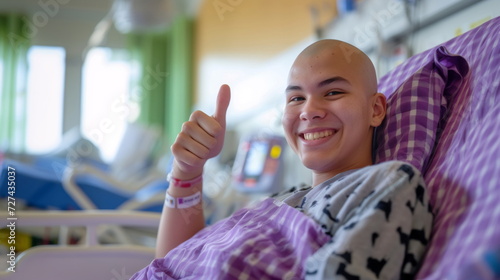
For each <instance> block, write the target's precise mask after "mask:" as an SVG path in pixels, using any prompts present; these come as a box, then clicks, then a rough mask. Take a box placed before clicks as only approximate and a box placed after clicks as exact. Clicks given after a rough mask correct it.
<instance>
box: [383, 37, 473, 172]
mask: <svg viewBox="0 0 500 280" xmlns="http://www.w3.org/2000/svg"><path fill="white" fill-rule="evenodd" d="M468 72H469V66H468V64H467V61H466V60H465V59H464V58H463V57H461V56H458V55H453V54H450V53H449V52H448V51H447V50H446V48H445V47H443V46H441V47H439V48H437V49H436V52H435V53H434V57H433V59H431V60H430V62H429V63H427V64H426V65H424V66H423V67H422V68H420V69H418V70H417V71H416V72H415V73H413V74H412V75H411V76H410V77H408V78H407V79H406V80H405V81H404V82H403V84H402V85H401V86H399V88H398V89H397V90H396V91H395V92H394V93H392V94H389V95H388V94H386V95H388V96H389V97H388V100H387V116H386V118H385V120H384V122H383V123H382V124H381V125H380V126H379V127H378V128H377V130H376V132H375V145H376V146H375V149H374V150H375V162H377V163H378V162H384V161H388V160H401V161H405V162H408V163H411V164H412V165H414V166H415V167H416V168H418V169H419V170H421V171H422V172H425V170H426V169H427V165H428V163H429V162H430V159H431V156H432V151H433V149H434V145H435V143H436V141H437V139H438V138H439V130H441V129H442V126H443V125H444V123H445V121H446V112H447V105H448V101H447V100H448V98H449V97H450V95H452V94H453V92H454V91H455V90H456V88H457V87H459V86H460V84H461V83H462V79H463V78H464V77H465V75H467V73H468ZM387 82H389V81H387ZM383 86H384V85H382V84H380V85H379V89H380V88H383Z"/></svg>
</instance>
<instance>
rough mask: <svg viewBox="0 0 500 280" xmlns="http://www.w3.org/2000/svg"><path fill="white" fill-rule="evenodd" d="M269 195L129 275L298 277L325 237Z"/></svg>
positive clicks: (319, 228) (310, 220) (301, 215)
mask: <svg viewBox="0 0 500 280" xmlns="http://www.w3.org/2000/svg"><path fill="white" fill-rule="evenodd" d="M273 201H274V199H272V198H268V199H266V200H264V201H263V202H261V203H260V204H258V205H257V206H256V207H255V208H247V209H241V210H239V211H237V212H236V213H235V214H233V215H232V216H231V217H229V218H227V219H225V220H222V221H220V222H218V223H216V224H214V225H212V226H210V227H207V228H205V229H204V230H202V231H200V232H199V233H197V234H196V235H195V236H194V237H193V238H191V239H189V240H188V241H186V242H184V243H183V244H181V245H179V246H178V247H177V248H175V249H174V250H172V251H171V252H170V253H168V254H167V255H166V256H165V258H163V259H156V260H154V261H153V262H152V263H151V264H150V265H149V266H148V267H146V268H144V269H143V270H141V271H139V272H138V273H136V274H135V275H134V276H133V277H132V279H303V278H304V274H305V271H304V269H303V267H304V263H305V260H306V258H307V257H308V256H311V255H312V254H313V253H314V252H315V251H316V250H318V249H319V248H320V247H321V246H322V245H323V244H325V243H326V242H328V240H329V239H330V238H329V237H328V235H326V234H325V233H323V230H322V229H321V227H320V225H318V224H316V223H315V222H314V221H313V220H312V219H311V218H309V217H307V216H306V215H304V214H303V213H301V212H300V211H297V210H296V209H294V208H292V207H290V206H288V205H287V204H281V205H280V206H278V205H276V204H275V203H274V202H273Z"/></svg>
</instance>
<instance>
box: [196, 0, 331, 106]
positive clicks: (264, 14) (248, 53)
mask: <svg viewBox="0 0 500 280" xmlns="http://www.w3.org/2000/svg"><path fill="white" fill-rule="evenodd" d="M311 5H314V6H315V7H317V8H318V9H319V10H321V12H320V14H319V18H318V20H319V23H320V24H324V23H325V22H327V21H328V20H330V19H331V18H332V16H333V15H334V14H335V13H336V7H335V1H334V0H330V1H325V0H205V1H203V3H202V5H201V7H200V10H199V13H198V16H197V21H196V35H195V36H196V37H195V43H196V47H195V73H196V74H197V78H196V83H195V96H196V97H197V98H196V97H195V102H196V101H198V103H201V104H198V105H200V106H201V107H202V108H205V107H206V106H205V105H207V104H204V103H206V102H210V100H215V94H216V92H215V93H214V91H217V89H216V88H214V86H213V85H214V84H221V83H228V84H230V85H231V84H235V83H238V82H239V81H241V80H242V79H245V78H246V77H248V76H250V75H253V73H255V72H256V71H259V68H260V67H262V65H265V64H266V63H267V62H268V61H270V60H272V59H273V58H274V57H276V56H278V55H279V54H280V53H282V52H284V51H285V50H287V49H288V48H290V47H292V46H294V45H295V44H297V43H299V42H301V41H303V40H305V39H306V38H310V37H312V36H314V23H313V20H312V16H311ZM207 81H209V82H207ZM207 96H213V98H212V97H210V98H206V97H207ZM208 107H210V106H208Z"/></svg>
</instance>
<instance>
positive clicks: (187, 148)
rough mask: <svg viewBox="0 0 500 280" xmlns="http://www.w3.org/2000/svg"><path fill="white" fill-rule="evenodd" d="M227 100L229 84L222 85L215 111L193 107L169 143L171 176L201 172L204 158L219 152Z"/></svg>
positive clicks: (179, 177)
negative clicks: (192, 110)
mask: <svg viewBox="0 0 500 280" xmlns="http://www.w3.org/2000/svg"><path fill="white" fill-rule="evenodd" d="M230 100H231V90H230V88H229V86H228V85H222V86H221V87H220V90H219V95H218V96H217V104H216V107H215V113H214V114H213V115H212V116H209V115H207V114H205V113H203V112H202V111H195V112H193V113H192V114H191V117H190V118H189V121H187V122H185V123H184V124H183V125H182V129H181V132H180V133H179V134H178V135H177V138H176V139H175V142H174V144H173V145H172V147H171V150H172V154H173V155H174V165H173V170H172V176H173V177H175V178H177V179H180V180H190V179H192V178H195V177H197V176H199V175H201V174H202V173H203V166H204V165H205V162H206V161H207V160H208V159H210V158H213V157H215V156H217V155H218V154H219V153H220V151H221V150H222V146H223V145H224V134H225V132H226V112H227V108H228V107H229V102H230Z"/></svg>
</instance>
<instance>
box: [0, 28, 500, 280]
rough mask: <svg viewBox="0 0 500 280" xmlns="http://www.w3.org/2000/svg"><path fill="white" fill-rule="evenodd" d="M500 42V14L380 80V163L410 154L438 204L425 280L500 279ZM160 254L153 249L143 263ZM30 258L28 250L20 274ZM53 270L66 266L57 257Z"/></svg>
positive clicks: (421, 276) (423, 272)
mask: <svg viewBox="0 0 500 280" xmlns="http://www.w3.org/2000/svg"><path fill="white" fill-rule="evenodd" d="M499 42H500V18H495V19H492V20H490V21H488V22H486V23H484V24H483V25H481V26H479V27H477V28H475V29H473V30H471V31H469V32H467V33H465V34H463V35H461V36H458V37H456V38H453V39H451V40H449V41H447V42H444V43H443V44H440V45H438V46H436V47H434V48H431V49H429V50H427V51H424V52H422V53H420V54H417V55H415V56H413V57H411V58H409V59H408V60H407V61H405V62H404V63H402V64H401V65H400V66H398V67H397V68H396V69H394V70H393V71H391V72H389V73H388V74H387V75H385V76H384V77H382V78H381V80H380V82H379V91H380V92H383V93H384V94H386V95H387V96H388V116H387V118H386V120H385V122H384V124H383V125H382V126H381V127H380V128H379V129H377V132H376V149H375V151H376V161H377V162H382V161H387V160H393V159H396V160H402V161H407V162H410V163H412V164H413V165H415V166H416V167H417V168H419V169H420V170H422V172H423V174H424V178H425V181H426V183H427V187H428V189H429V194H430V201H431V204H432V205H433V207H434V208H433V211H434V214H435V224H434V228H433V232H432V239H431V242H430V244H429V247H428V251H427V254H426V257H425V259H424V261H423V263H422V266H421V269H420V271H419V274H418V276H417V279H426V280H438V279H439V280H441V279H453V280H455V279H458V280H460V279H464V280H465V279H467V280H469V279H499V277H500V272H499V270H500V268H499V267H500V261H499V259H500V258H499V257H498V256H499V252H500V227H499V221H500V204H499V203H498V201H500V175H499V174H500V141H499V139H500V96H499V95H500V79H499V77H500V67H499V65H500V45H499ZM411 104H414V105H415V106H412V105H411ZM4 220H5V218H4ZM20 221H21V220H20ZM55 250H57V249H55ZM82 251H84V250H82ZM48 252H50V251H48ZM96 252H97V251H94V253H96ZM80 253H82V256H83V257H82V258H86V259H92V258H93V257H89V255H88V254H86V252H79V253H78V254H77V253H76V252H74V254H73V253H71V254H72V257H71V258H73V259H76V258H79V257H78V256H79V255H80ZM102 253H104V252H102ZM46 254H49V253H46ZM133 254H135V253H132V252H130V255H131V256H133ZM26 255H28V256H29V254H28V253H26ZM118 255H119V254H118ZM45 256H47V255H44V258H47V261H48V257H45ZM116 257H117V258H118V257H123V256H116ZM112 258H114V256H113V257H112ZM150 260H151V256H145V257H144V259H142V261H143V263H142V264H144V263H147V262H149V261H150ZM23 262H24V261H23V259H22V257H21V258H20V261H19V263H18V271H21V269H23V268H22V267H23ZM75 262H78V263H81V262H79V261H75ZM86 264H87V263H86ZM33 265H35V264H33ZM88 265H89V267H92V264H91V263H90V262H89V263H88ZM138 266H139V265H138ZM24 267H25V268H24V269H26V270H28V269H29V270H33V271H35V273H36V272H37V271H39V270H38V269H39V267H38V266H36V267H35V268H33V269H31V267H30V266H29V265H25V266H24ZM51 267H53V270H54V271H59V270H61V271H62V272H64V270H65V267H61V265H58V264H57V262H56V264H54V265H53V266H51ZM96 267H97V266H96ZM134 268H136V267H134ZM24 269H23V270H24ZM75 269H77V268H75ZM89 269H90V268H89ZM113 269H114V271H118V273H119V272H120V271H121V270H120V269H122V267H120V266H117V267H114V268H113ZM126 269H128V266H127V267H126ZM62 272H61V273H62ZM101 272H103V273H104V274H103V275H104V276H100V277H97V276H96V277H88V279H107V278H106V277H108V278H109V275H110V270H109V268H108V270H107V271H106V270H103V271H101ZM16 273H17V272H16ZM22 273H25V272H22ZM26 273H27V272H26ZM68 273H71V272H70V271H69V272H68ZM126 273H130V272H129V271H128V270H127V271H126ZM9 277H16V276H14V274H10V275H9ZM0 278H1V277H0ZM11 279H14V278H11ZM23 279H29V278H23ZM71 279H75V278H72V277H71ZM115 279H119V278H116V277H115Z"/></svg>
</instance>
